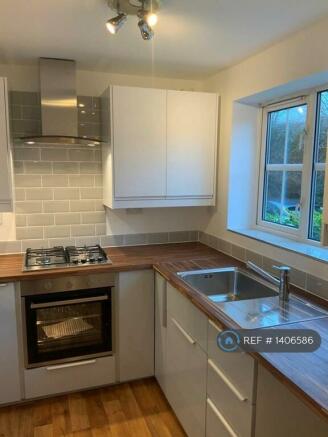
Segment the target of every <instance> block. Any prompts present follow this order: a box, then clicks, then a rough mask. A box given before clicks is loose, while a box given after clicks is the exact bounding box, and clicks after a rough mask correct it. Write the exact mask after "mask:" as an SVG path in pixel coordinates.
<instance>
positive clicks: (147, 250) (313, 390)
mask: <svg viewBox="0 0 328 437" xmlns="http://www.w3.org/2000/svg"><path fill="white" fill-rule="evenodd" d="M106 250H107V253H108V255H109V256H110V258H111V260H112V264H110V265H103V266H97V265H95V266H88V267H86V266H84V267H72V268H63V269H53V270H43V271H42V270H41V271H36V272H22V264H23V256H22V255H1V256H0V282H11V281H22V280H29V279H30V280H31V279H41V278H52V277H56V276H59V275H60V276H63V275H81V274H90V273H101V272H109V271H113V272H117V271H128V270H140V269H148V268H149V269H151V268H154V269H155V270H157V271H158V272H159V273H160V274H161V275H162V276H164V277H165V278H166V279H167V280H168V281H169V282H170V283H171V284H172V285H173V286H174V287H175V288H177V289H178V290H179V291H180V292H182V293H183V294H184V295H185V296H186V297H187V298H188V299H190V300H191V301H192V302H193V303H194V304H195V305H196V306H197V307H198V308H199V309H200V310H201V311H203V312H204V313H205V314H206V315H207V316H208V317H209V318H210V319H212V320H213V321H215V322H216V323H217V324H218V325H219V326H221V327H222V328H239V326H238V325H236V324H235V323H234V322H233V321H232V320H231V319H229V318H228V317H227V316H226V315H225V314H224V313H222V312H221V311H220V310H219V308H217V307H215V306H213V305H212V304H210V303H208V301H207V300H206V299H205V298H204V297H203V296H202V295H201V294H200V293H197V292H196V291H195V290H193V289H192V288H191V287H189V286H187V285H186V284H185V283H184V282H183V281H181V279H179V277H178V276H177V275H176V272H177V271H183V270H194V269H203V268H214V267H224V266H242V265H243V264H242V263H241V262H239V261H237V260H236V259H234V258H231V257H229V256H227V255H224V254H222V253H220V252H218V251H216V250H214V249H211V248H209V247H207V246H205V245H203V244H201V243H179V244H164V245H150V246H136V247H118V248H109V249H106ZM293 291H294V292H299V293H300V294H301V292H300V291H298V290H297V289H293ZM303 297H304V296H303ZM284 328H288V325H285V326H284ZM292 328H293V329H295V328H307V329H314V330H316V331H318V332H319V334H320V335H321V338H322V343H321V347H320V348H319V349H318V350H317V351H315V352H312V353H308V354H306V353H289V354H288V353H275V354H274V353H271V354H270V353H265V354H264V353H263V354H252V355H253V356H254V358H256V359H257V360H258V361H260V362H261V364H262V365H264V366H265V367H266V368H267V369H268V370H270V371H271V373H273V374H274V375H275V376H276V377H277V378H278V379H280V380H281V381H282V382H283V383H284V384H285V385H287V386H288V387H289V388H290V389H291V390H292V391H293V392H294V393H295V394H296V395H297V396H298V397H300V398H301V399H302V400H303V401H304V402H306V403H307V405H308V406H309V407H311V408H312V409H313V410H314V411H316V412H317V413H319V414H320V415H321V416H323V417H325V418H326V419H327V420H328V318H325V319H320V320H313V321H308V322H302V323H294V324H293V325H292Z"/></svg>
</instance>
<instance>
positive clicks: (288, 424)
mask: <svg viewBox="0 0 328 437" xmlns="http://www.w3.org/2000/svg"><path fill="white" fill-rule="evenodd" d="M327 435H328V425H327V421H325V420H324V419H322V418H321V417H319V416H318V415H317V414H315V413H314V412H312V411H311V410H310V409H309V408H308V407H307V406H306V405H305V404H304V403H303V402H302V401H301V400H300V399H298V398H297V397H296V396H294V395H293V394H292V393H291V391H290V390H288V389H287V388H286V387H285V386H284V385H283V384H282V383H281V382H280V381H279V380H278V379H277V378H276V377H274V376H273V375H272V374H271V373H270V372H268V371H267V370H266V369H265V368H264V367H263V366H259V368H258V383H257V408H256V423H255V437H294V436H295V437H309V436H313V437H314V436H315V437H327Z"/></svg>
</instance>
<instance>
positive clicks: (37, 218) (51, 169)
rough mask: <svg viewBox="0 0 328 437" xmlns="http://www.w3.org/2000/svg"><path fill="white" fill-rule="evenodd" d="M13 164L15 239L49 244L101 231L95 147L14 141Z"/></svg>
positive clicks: (99, 173)
mask: <svg viewBox="0 0 328 437" xmlns="http://www.w3.org/2000/svg"><path fill="white" fill-rule="evenodd" d="M14 162H15V166H14V173H15V186H16V202H15V206H16V234H17V239H18V240H23V241H25V242H26V243H30V241H28V240H35V243H36V244H39V243H40V242H41V241H42V242H43V243H44V242H45V241H46V245H52V244H54V243H56V244H57V243H58V239H62V238H63V239H65V240H66V239H72V240H73V241H75V239H76V238H77V237H92V238H94V239H95V240H96V237H98V238H99V236H101V235H105V233H106V225H105V221H106V220H105V211H104V207H103V205H102V169H101V153H100V147H99V146H98V147H95V148H93V149H87V148H85V147H82V146H66V147H54V146H52V145H47V144H44V145H40V146H38V147H36V146H35V145H33V146H28V145H23V144H16V145H15V146H14ZM24 246H25V244H24Z"/></svg>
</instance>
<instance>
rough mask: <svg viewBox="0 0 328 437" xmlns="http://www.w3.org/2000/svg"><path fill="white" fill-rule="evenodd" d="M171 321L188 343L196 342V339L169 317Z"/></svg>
mask: <svg viewBox="0 0 328 437" xmlns="http://www.w3.org/2000/svg"><path fill="white" fill-rule="evenodd" d="M171 320H172V322H173V323H174V324H175V326H176V327H177V328H178V329H179V331H180V332H181V334H182V335H183V336H184V337H185V338H186V339H187V340H188V341H189V343H190V344H196V341H195V340H194V339H193V338H192V337H191V336H190V335H189V334H188V333H187V332H186V331H185V330H184V329H183V328H182V326H181V325H180V324H179V323H178V322H177V321H176V320H175V319H173V318H171Z"/></svg>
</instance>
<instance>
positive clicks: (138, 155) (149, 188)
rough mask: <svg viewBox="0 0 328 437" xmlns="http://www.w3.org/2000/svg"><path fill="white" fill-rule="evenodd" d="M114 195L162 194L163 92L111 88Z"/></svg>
mask: <svg viewBox="0 0 328 437" xmlns="http://www.w3.org/2000/svg"><path fill="white" fill-rule="evenodd" d="M112 105H113V106H112V108H113V111H112V122H113V135H112V138H113V143H114V187H115V189H114V195H115V198H138V197H139V198H144V197H161V196H165V191H166V162H165V156H166V91H165V90H158V89H151V88H149V89H146V88H133V87H121V86H114V87H113V88H112Z"/></svg>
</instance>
